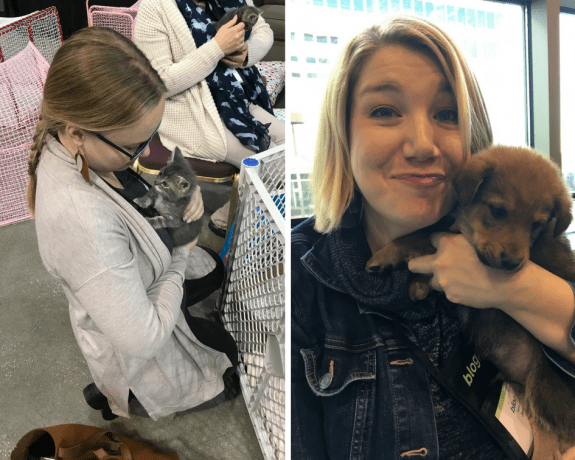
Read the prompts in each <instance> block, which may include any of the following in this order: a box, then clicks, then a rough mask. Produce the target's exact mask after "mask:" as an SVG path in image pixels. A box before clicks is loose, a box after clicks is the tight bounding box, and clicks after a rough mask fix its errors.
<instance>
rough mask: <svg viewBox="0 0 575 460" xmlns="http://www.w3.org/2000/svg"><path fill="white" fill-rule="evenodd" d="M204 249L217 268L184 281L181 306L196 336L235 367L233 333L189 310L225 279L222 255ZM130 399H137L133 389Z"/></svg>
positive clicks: (235, 348)
mask: <svg viewBox="0 0 575 460" xmlns="http://www.w3.org/2000/svg"><path fill="white" fill-rule="evenodd" d="M202 249H204V250H205V251H206V252H207V253H208V254H210V255H211V256H212V257H213V258H214V260H215V261H216V268H214V269H213V270H212V271H211V272H210V273H208V274H207V275H206V276H203V277H202V278H199V279H196V280H186V281H185V282H184V296H183V298H182V304H181V307H180V308H181V309H182V312H183V313H184V318H185V319H186V323H188V326H189V328H190V329H191V330H192V332H193V333H194V335H195V336H196V338H197V339H198V340H199V341H200V342H202V343H203V344H204V345H206V346H208V347H210V348H212V349H214V350H217V351H220V352H222V353H225V354H226V355H227V357H228V359H229V360H230V361H231V363H232V366H233V368H234V369H235V368H237V366H238V347H237V345H236V342H235V340H234V338H233V337H232V335H231V334H230V333H229V332H228V331H226V330H225V329H224V327H223V326H220V325H219V324H217V323H214V322H213V321H208V320H207V319H204V318H198V317H195V316H192V315H191V314H190V312H189V311H188V307H190V306H192V305H195V304H196V303H198V302H201V301H202V300H204V299H205V298H206V297H208V296H209V295H210V294H212V293H213V292H215V291H216V290H218V289H219V288H220V286H221V285H222V282H223V280H224V263H223V262H222V259H220V256H219V255H218V254H216V253H215V252H214V251H212V250H211V249H209V248H202ZM128 399H129V401H133V400H134V399H136V398H135V396H134V393H132V391H131V390H130V395H129V398H128ZM138 404H139V403H138ZM142 410H143V408H142Z"/></svg>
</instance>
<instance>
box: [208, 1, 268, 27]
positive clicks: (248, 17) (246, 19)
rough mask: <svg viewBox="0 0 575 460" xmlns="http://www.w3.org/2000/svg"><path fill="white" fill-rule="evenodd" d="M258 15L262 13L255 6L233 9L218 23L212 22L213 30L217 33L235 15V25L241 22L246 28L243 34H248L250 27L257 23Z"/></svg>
mask: <svg viewBox="0 0 575 460" xmlns="http://www.w3.org/2000/svg"><path fill="white" fill-rule="evenodd" d="M260 14H262V11H261V10H260V9H258V8H256V7H255V6H249V5H244V6H242V7H240V8H236V9H233V10H231V11H228V12H227V13H226V14H224V15H223V16H222V17H221V18H220V20H219V21H218V22H214V28H215V29H216V32H217V31H218V30H219V29H220V27H222V26H223V25H224V24H226V23H228V22H230V21H231V20H232V19H233V17H234V16H236V15H237V17H238V22H237V23H236V24H239V23H240V22H243V23H244V24H245V26H246V28H245V32H246V33H248V32H250V31H251V30H252V27H253V26H254V25H255V24H256V22H257V21H258V16H259V15H260Z"/></svg>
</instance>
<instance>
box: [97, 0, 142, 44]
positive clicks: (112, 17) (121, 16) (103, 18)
mask: <svg viewBox="0 0 575 460" xmlns="http://www.w3.org/2000/svg"><path fill="white" fill-rule="evenodd" d="M141 1H142V0H138V1H137V2H136V3H134V4H133V5H132V6H130V7H128V8H120V7H114V6H99V5H93V6H89V3H90V0H86V11H87V13H88V26H89V27H92V26H97V27H108V28H110V29H114V30H115V31H116V32H119V33H121V34H122V35H123V36H124V37H126V38H129V39H130V40H132V41H134V24H135V20H136V14H137V13H138V7H139V6H140V2H141Z"/></svg>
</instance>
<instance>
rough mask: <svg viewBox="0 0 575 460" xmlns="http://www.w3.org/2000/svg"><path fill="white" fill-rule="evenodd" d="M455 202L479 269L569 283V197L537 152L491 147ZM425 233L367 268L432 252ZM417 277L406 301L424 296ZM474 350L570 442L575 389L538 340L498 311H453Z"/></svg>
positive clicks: (572, 269)
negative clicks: (535, 272)
mask: <svg viewBox="0 0 575 460" xmlns="http://www.w3.org/2000/svg"><path fill="white" fill-rule="evenodd" d="M453 183H454V188H455V191H456V193H457V197H458V201H457V205H456V208H455V211H454V217H455V218H456V221H455V224H454V226H453V227H452V228H453V229H457V230H458V231H460V232H461V233H462V234H463V235H464V236H465V237H466V238H467V240H468V241H469V242H470V243H471V244H472V245H473V247H474V248H475V250H476V252H477V255H478V257H479V259H480V260H481V262H483V263H484V264H486V265H488V266H490V267H493V268H496V269H501V270H507V271H517V270H520V269H521V267H523V265H524V264H525V262H526V261H527V260H529V259H530V260H532V261H533V262H535V263H536V264H538V265H540V266H541V267H543V268H545V269H547V270H549V271H550V272H552V273H554V274H556V275H558V276H560V277H561V278H563V279H566V280H570V281H575V257H574V254H573V251H572V250H571V247H570V245H569V241H568V240H567V238H566V236H565V234H564V232H565V230H566V229H567V227H568V226H569V224H570V223H571V219H572V214H571V204H572V199H571V194H570V192H569V190H568V189H567V186H566V185H565V182H564V181H563V178H562V176H561V172H560V170H559V168H558V167H557V166H556V165H555V164H554V163H552V162H551V161H549V160H548V159H547V158H545V157H544V156H542V155H540V154H539V153H537V152H536V151H534V150H532V149H528V148H521V147H503V146H496V147H492V148H489V149H486V150H484V151H482V152H478V153H476V154H474V155H472V156H471V158H470V159H469V160H468V161H467V162H466V163H465V164H464V166H463V167H462V168H461V170H460V171H459V172H458V173H457V175H456V177H455V178H454V182H453ZM434 252H435V248H434V247H433V246H432V245H431V243H430V241H429V233H428V232H426V231H425V230H422V231H418V232H415V233H413V234H410V235H407V236H405V237H402V238H398V239H397V240H395V241H393V242H392V243H391V244H389V245H387V246H386V247H384V248H383V249H382V250H381V251H378V252H377V253H376V254H374V256H373V257H372V258H371V259H370V260H369V262H368V263H367V267H366V269H367V270H368V271H372V272H375V271H382V270H384V269H386V268H390V267H392V266H397V265H399V264H401V263H403V262H406V261H409V260H410V259H412V258H414V257H418V256H420V255H424V254H433V253H434ZM428 280H429V278H428V277H423V276H416V277H415V278H414V281H413V282H412V285H411V286H410V297H411V298H412V299H414V300H417V299H422V298H425V297H426V296H427V294H428V293H429V291H430V287H429V284H428ZM458 314H459V317H460V318H461V320H462V323H463V327H464V329H465V330H466V332H467V333H468V335H469V337H470V340H471V341H472V342H473V343H474V345H475V347H476V349H477V352H478V353H480V355H481V356H482V357H484V358H486V359H488V360H490V361H492V362H493V363H494V364H495V365H496V366H497V367H498V368H499V370H500V371H501V372H502V373H503V374H504V375H505V377H506V379H508V380H509V381H515V382H518V383H520V384H521V385H523V387H524V390H525V392H524V395H523V403H524V405H525V407H526V408H527V409H528V410H529V411H530V413H531V414H532V416H533V418H534V419H535V420H536V422H537V423H538V424H539V425H540V426H541V428H542V429H543V430H545V431H548V432H552V433H555V434H557V435H558V436H559V437H560V438H561V439H564V440H566V441H570V442H574V441H575V388H573V387H572V386H570V385H568V384H567V383H566V382H565V381H564V380H563V379H562V378H561V377H560V376H559V375H558V374H557V373H556V372H555V370H554V369H553V368H552V367H551V365H550V364H549V363H548V361H547V359H546V358H545V356H544V355H543V352H542V351H541V347H540V345H539V342H538V341H537V340H536V339H535V338H534V337H533V336H532V335H531V334H530V333H529V332H528V331H527V330H525V329H524V328H523V327H522V326H521V325H519V324H518V323H517V322H516V321H514V320H513V319H511V317H509V316H508V315H507V314H505V313H504V312H503V311H501V310H499V309H494V308H492V309H475V308H469V307H464V306H461V307H458Z"/></svg>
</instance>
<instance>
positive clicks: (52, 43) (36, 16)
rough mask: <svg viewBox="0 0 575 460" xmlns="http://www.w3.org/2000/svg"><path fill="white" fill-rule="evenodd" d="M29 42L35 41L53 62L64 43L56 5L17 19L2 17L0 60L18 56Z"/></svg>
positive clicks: (0, 22)
mask: <svg viewBox="0 0 575 460" xmlns="http://www.w3.org/2000/svg"><path fill="white" fill-rule="evenodd" d="M29 42H32V43H34V46H36V48H37V49H38V50H39V51H40V53H41V54H42V55H43V56H44V58H45V59H46V60H47V61H48V62H52V59H53V58H54V55H55V54H56V51H58V48H60V45H62V27H61V26H60V18H59V17H58V11H57V10H56V8H55V7H53V6H51V7H50V8H46V9H45V10H42V11H37V12H35V13H32V14H29V15H28V16H24V17H22V18H18V19H17V20H15V21H14V20H12V18H0V62H4V61H6V60H8V59H10V58H11V57H13V56H16V55H17V54H18V53H19V52H20V51H22V50H23V49H24V48H26V46H28V43H29Z"/></svg>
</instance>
